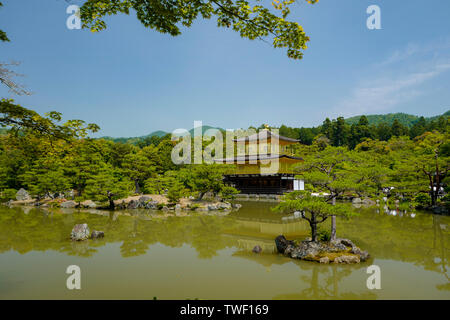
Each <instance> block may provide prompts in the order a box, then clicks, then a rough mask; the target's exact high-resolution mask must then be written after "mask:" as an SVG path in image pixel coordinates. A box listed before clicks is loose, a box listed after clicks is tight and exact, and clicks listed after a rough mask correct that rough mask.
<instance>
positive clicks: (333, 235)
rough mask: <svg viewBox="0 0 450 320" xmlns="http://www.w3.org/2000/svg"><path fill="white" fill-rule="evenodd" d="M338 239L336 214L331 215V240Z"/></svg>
mask: <svg viewBox="0 0 450 320" xmlns="http://www.w3.org/2000/svg"><path fill="white" fill-rule="evenodd" d="M334 240H336V216H331V234H330V241H334Z"/></svg>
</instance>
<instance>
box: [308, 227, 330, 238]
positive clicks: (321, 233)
mask: <svg viewBox="0 0 450 320" xmlns="http://www.w3.org/2000/svg"><path fill="white" fill-rule="evenodd" d="M310 235H311V232H310ZM330 239H331V232H330V230H327V229H319V230H317V240H319V241H330Z"/></svg>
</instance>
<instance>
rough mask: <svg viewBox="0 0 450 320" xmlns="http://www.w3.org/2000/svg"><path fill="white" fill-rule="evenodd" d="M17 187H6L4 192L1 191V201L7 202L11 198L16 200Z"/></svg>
mask: <svg viewBox="0 0 450 320" xmlns="http://www.w3.org/2000/svg"><path fill="white" fill-rule="evenodd" d="M16 193H17V190H16V189H5V190H3V191H2V192H0V201H1V202H6V201H9V200H15V199H16Z"/></svg>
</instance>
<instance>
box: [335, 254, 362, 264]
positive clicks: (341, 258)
mask: <svg viewBox="0 0 450 320" xmlns="http://www.w3.org/2000/svg"><path fill="white" fill-rule="evenodd" d="M359 262H360V259H359V257H358V256H345V255H344V256H339V257H336V258H334V260H333V263H349V264H350V263H359Z"/></svg>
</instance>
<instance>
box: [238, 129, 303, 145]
mask: <svg viewBox="0 0 450 320" xmlns="http://www.w3.org/2000/svg"><path fill="white" fill-rule="evenodd" d="M272 137H273V138H274V139H278V140H279V141H285V142H292V143H296V142H300V140H297V139H292V138H288V137H284V136H280V135H278V134H275V133H273V132H272V131H269V130H261V131H259V132H258V133H255V134H252V135H249V136H246V137H242V138H238V139H234V140H233V141H234V142H242V141H245V142H250V141H264V140H269V139H271V138H272Z"/></svg>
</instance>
